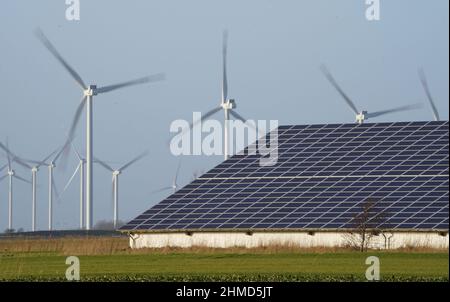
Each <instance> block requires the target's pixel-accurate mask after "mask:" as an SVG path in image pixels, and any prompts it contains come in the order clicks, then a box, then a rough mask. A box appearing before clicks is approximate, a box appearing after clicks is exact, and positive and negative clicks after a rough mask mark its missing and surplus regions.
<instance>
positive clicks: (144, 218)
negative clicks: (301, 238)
mask: <svg viewBox="0 0 450 302" xmlns="http://www.w3.org/2000/svg"><path fill="white" fill-rule="evenodd" d="M448 130H449V128H448V121H441V122H399V123H373V124H362V125H357V124H338V125H307V126H282V127H279V128H278V129H277V131H276V132H278V135H277V141H278V160H277V163H276V164H275V165H273V166H265V167H264V166H261V165H260V158H261V157H260V155H258V154H256V155H248V154H246V153H247V152H245V151H246V150H244V152H242V153H241V154H238V155H235V156H233V157H231V158H230V159H228V160H226V161H225V162H223V163H221V164H219V165H218V166H217V167H215V168H214V169H212V170H210V171H208V172H207V173H205V174H204V175H202V176H201V177H200V178H199V179H197V180H195V181H194V182H192V183H191V184H189V185H187V186H186V187H184V188H182V189H180V190H179V191H177V192H176V193H175V194H173V195H171V196H169V197H168V198H166V199H165V200H163V201H161V202H160V203H158V204H157V205H155V206H154V207H152V208H150V209H149V210H147V211H146V212H144V213H143V214H142V215H140V216H138V217H136V218H135V219H134V220H132V221H131V222H129V223H128V224H127V225H125V226H124V227H122V228H121V230H127V231H132V230H135V231H136V230H140V231H146V230H148V231H176V230H182V231H186V230H238V229H245V230H258V229H286V230H288V229H349V228H350V229H351V228H352V224H353V223H352V221H354V217H355V216H357V215H358V214H359V213H361V211H362V208H363V207H364V205H365V204H367V200H372V201H373V202H375V204H376V205H375V208H374V209H373V210H374V211H377V212H378V213H383V223H382V224H383V225H382V227H383V228H386V229H409V230H412V229H416V230H417V229H421V230H422V229H426V230H448V224H449V221H448V219H449V212H448V205H449V195H448V191H449V189H448V186H449V171H448V167H449V131H448ZM274 133H275V132H274ZM274 133H272V134H274ZM267 140H269V135H268V136H267Z"/></svg>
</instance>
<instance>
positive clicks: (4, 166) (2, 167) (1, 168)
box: [0, 164, 8, 172]
mask: <svg viewBox="0 0 450 302" xmlns="http://www.w3.org/2000/svg"><path fill="white" fill-rule="evenodd" d="M6 167H8V164H5V165H3V166H1V167H0V172H1V171H3V169H5V168H6Z"/></svg>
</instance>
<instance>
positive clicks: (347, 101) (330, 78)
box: [320, 65, 359, 115]
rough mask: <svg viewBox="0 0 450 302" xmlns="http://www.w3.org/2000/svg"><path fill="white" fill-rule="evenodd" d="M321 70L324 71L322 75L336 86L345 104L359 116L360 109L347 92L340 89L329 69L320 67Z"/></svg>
mask: <svg viewBox="0 0 450 302" xmlns="http://www.w3.org/2000/svg"><path fill="white" fill-rule="evenodd" d="M320 70H321V71H322V73H323V74H324V75H325V77H326V78H327V80H328V81H329V82H330V83H331V85H333V86H334V88H336V90H337V91H338V92H339V94H340V95H341V96H342V97H343V98H344V100H345V102H346V103H347V105H348V106H349V107H350V108H351V109H352V111H353V112H354V113H355V114H356V115H358V114H359V112H358V109H357V108H356V106H355V104H354V103H353V102H352V100H351V99H350V98H349V97H348V96H347V95H346V94H345V92H344V91H343V90H342V89H341V87H339V85H338V83H337V82H336V80H335V79H334V77H333V76H332V75H331V73H330V71H329V70H328V68H327V67H326V66H325V65H321V66H320Z"/></svg>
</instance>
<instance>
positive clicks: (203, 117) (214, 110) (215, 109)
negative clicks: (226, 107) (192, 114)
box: [175, 107, 222, 136]
mask: <svg viewBox="0 0 450 302" xmlns="http://www.w3.org/2000/svg"><path fill="white" fill-rule="evenodd" d="M221 109H222V107H217V108H214V109H212V110H210V111H208V112H207V113H206V114H205V115H203V116H202V118H201V119H198V120H196V121H194V122H192V123H191V124H190V125H189V127H186V128H185V129H184V130H183V131H181V132H180V133H178V134H176V135H175V136H177V135H180V136H182V135H184V134H185V133H186V132H188V131H189V130H191V129H192V128H194V127H195V126H196V125H197V124H198V123H200V122H203V121H204V120H206V119H207V118H208V117H210V116H211V115H213V114H214V113H216V112H218V111H220V110H221Z"/></svg>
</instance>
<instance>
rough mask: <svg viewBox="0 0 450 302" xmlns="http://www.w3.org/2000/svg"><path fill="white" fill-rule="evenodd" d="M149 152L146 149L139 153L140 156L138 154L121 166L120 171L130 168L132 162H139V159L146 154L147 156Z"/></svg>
mask: <svg viewBox="0 0 450 302" xmlns="http://www.w3.org/2000/svg"><path fill="white" fill-rule="evenodd" d="M147 154H148V151H144V152H142V153H141V154H139V155H138V156H136V157H135V158H133V159H132V160H130V161H129V162H128V163H126V164H125V165H123V166H122V167H120V168H119V169H118V170H119V171H124V170H125V169H126V168H128V167H129V166H131V165H132V164H134V163H135V162H137V161H138V160H140V159H142V158H143V157H144V156H146V155H147Z"/></svg>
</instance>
